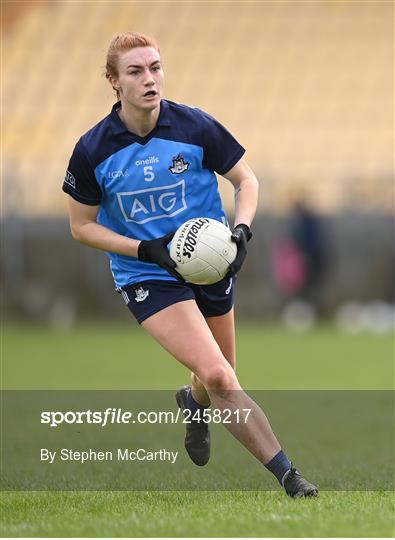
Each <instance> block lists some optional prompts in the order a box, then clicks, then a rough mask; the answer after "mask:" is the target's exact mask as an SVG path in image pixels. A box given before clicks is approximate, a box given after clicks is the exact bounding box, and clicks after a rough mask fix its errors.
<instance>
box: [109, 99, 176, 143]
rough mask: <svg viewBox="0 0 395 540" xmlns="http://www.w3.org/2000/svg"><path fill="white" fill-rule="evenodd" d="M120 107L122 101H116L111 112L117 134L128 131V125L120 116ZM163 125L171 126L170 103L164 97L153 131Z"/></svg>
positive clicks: (111, 119)
mask: <svg viewBox="0 0 395 540" xmlns="http://www.w3.org/2000/svg"><path fill="white" fill-rule="evenodd" d="M120 108H121V102H120V101H118V102H117V103H115V105H113V107H112V109H111V113H110V121H111V127H112V130H113V132H114V134H115V135H119V134H121V133H127V132H128V130H127V127H126V126H125V124H124V123H123V122H122V120H121V119H120V118H119V116H118V113H117V110H118V109H120ZM161 126H170V118H169V105H168V103H167V102H166V100H164V99H162V100H161V102H160V112H159V118H158V121H157V123H156V126H155V127H154V129H153V131H155V130H156V129H157V128H158V127H161ZM151 133H152V132H151Z"/></svg>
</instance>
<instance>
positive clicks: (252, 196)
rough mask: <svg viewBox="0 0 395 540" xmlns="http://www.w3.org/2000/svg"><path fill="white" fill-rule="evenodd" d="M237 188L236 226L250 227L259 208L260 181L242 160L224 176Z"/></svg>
mask: <svg viewBox="0 0 395 540" xmlns="http://www.w3.org/2000/svg"><path fill="white" fill-rule="evenodd" d="M223 176H224V177H225V178H226V179H227V180H229V181H230V182H231V183H232V184H233V186H234V188H235V221H234V224H235V226H237V225H239V224H240V223H245V224H246V225H248V227H249V226H250V225H251V223H252V220H253V219H254V216H255V213H256V209H257V206H258V188H259V184H258V180H257V178H256V176H255V174H254V172H253V171H252V169H251V167H249V165H248V164H247V163H246V161H245V160H244V159H243V158H241V159H240V160H239V161H238V162H237V163H236V165H234V167H232V168H231V169H230V171H228V172H227V173H226V174H224V175H223Z"/></svg>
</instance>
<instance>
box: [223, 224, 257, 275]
mask: <svg viewBox="0 0 395 540" xmlns="http://www.w3.org/2000/svg"><path fill="white" fill-rule="evenodd" d="M231 238H232V240H233V242H236V244H237V255H236V258H235V260H234V261H233V262H232V264H231V265H229V272H228V276H234V275H235V274H237V273H238V272H239V271H240V268H241V267H242V264H243V262H244V259H245V258H246V256H247V242H249V241H250V240H251V238H252V232H251V231H250V228H249V227H248V225H245V224H244V223H240V224H239V225H236V227H235V228H234V229H233V231H232V236H231Z"/></svg>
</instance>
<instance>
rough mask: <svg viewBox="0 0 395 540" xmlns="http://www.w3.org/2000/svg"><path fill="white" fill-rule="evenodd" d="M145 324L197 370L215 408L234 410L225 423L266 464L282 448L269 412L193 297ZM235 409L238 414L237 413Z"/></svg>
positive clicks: (165, 344) (162, 343)
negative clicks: (249, 390)
mask: <svg viewBox="0 0 395 540" xmlns="http://www.w3.org/2000/svg"><path fill="white" fill-rule="evenodd" d="M142 326H143V327H144V328H145V329H146V330H147V331H148V332H149V333H150V334H151V335H152V336H153V337H154V338H155V339H156V340H157V341H158V342H159V343H160V344H161V345H162V346H163V347H164V348H165V349H166V350H167V351H168V352H169V353H170V354H172V355H173V356H174V357H175V358H176V359H177V360H179V361H180V362H181V363H182V364H184V365H185V366H186V367H188V368H189V369H190V370H191V371H193V372H194V373H196V375H197V376H198V377H199V379H200V380H201V381H202V383H203V384H204V386H205V388H206V389H207V391H208V394H209V397H210V399H211V403H212V407H213V408H214V409H219V410H220V411H223V410H224V409H230V410H231V411H232V415H231V417H230V420H231V423H229V424H225V427H226V428H227V429H228V430H229V431H230V432H231V433H232V434H233V435H234V436H235V437H236V438H237V439H238V440H239V441H240V442H241V443H242V444H244V446H246V448H248V449H249V450H250V452H252V453H253V454H254V456H255V457H256V458H257V459H259V461H261V462H262V463H264V464H266V463H268V462H269V461H270V460H271V459H272V458H273V457H274V456H275V455H276V454H277V453H278V452H279V451H280V445H279V443H278V441H277V439H276V437H275V436H274V434H273V431H272V429H271V427H270V424H269V422H268V420H267V418H266V416H265V414H264V413H263V411H262V410H261V409H260V408H259V407H258V405H257V404H256V403H255V402H254V401H253V400H252V399H251V398H250V397H249V396H247V394H245V392H243V391H242V389H241V387H240V384H239V382H238V380H237V377H236V374H235V372H234V371H233V369H232V367H231V366H230V364H229V363H228V362H227V360H226V359H225V357H224V355H223V354H222V352H221V349H220V347H219V345H218V343H217V342H216V340H215V339H214V336H213V334H212V333H211V331H210V328H209V327H208V324H207V322H206V321H205V319H204V317H203V315H202V314H201V312H200V311H199V309H198V307H197V305H196V303H195V302H194V301H193V300H190V301H185V302H179V303H177V304H173V305H171V306H169V307H167V308H165V309H163V310H162V311H160V312H158V313H155V314H154V315H152V316H151V317H149V318H148V319H146V320H145V321H144V322H142ZM235 411H238V412H237V414H236V413H235V414H233V412H235ZM247 418H248V421H246V420H247ZM236 420H238V421H236Z"/></svg>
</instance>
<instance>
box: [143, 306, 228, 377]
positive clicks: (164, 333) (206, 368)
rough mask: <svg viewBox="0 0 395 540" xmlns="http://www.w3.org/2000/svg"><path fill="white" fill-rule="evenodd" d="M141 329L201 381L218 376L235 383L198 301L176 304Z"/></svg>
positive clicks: (146, 322) (156, 314) (161, 312)
mask: <svg viewBox="0 0 395 540" xmlns="http://www.w3.org/2000/svg"><path fill="white" fill-rule="evenodd" d="M141 325H142V326H143V328H144V329H145V330H146V331H147V332H148V333H149V334H151V336H152V337H154V338H155V339H156V341H158V343H160V345H162V347H163V348H164V349H166V350H167V351H168V352H169V353H170V354H171V355H172V356H174V357H175V358H176V359H177V360H178V361H179V362H181V363H182V364H184V365H185V366H186V367H188V368H189V369H191V370H192V371H193V372H194V373H196V374H197V376H198V377H199V378H200V379H201V380H207V379H208V378H210V376H211V375H212V376H213V377H214V373H215V372H221V373H223V374H226V376H227V377H230V378H232V379H233V376H232V375H230V372H232V370H229V365H228V363H227V361H226V359H225V357H224V355H223V354H222V352H221V349H220V346H219V345H218V343H217V341H216V340H215V338H214V336H213V334H212V332H211V331H210V328H209V326H208V324H207V323H206V321H205V319H204V317H203V315H202V314H201V312H200V311H199V308H198V307H197V305H196V302H195V301H194V300H186V301H184V302H177V303H176V304H172V305H171V306H169V307H167V308H165V309H162V310H161V311H159V312H157V313H155V314H154V315H152V316H151V317H149V318H148V319H146V320H145V321H143V322H142V323H141Z"/></svg>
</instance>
